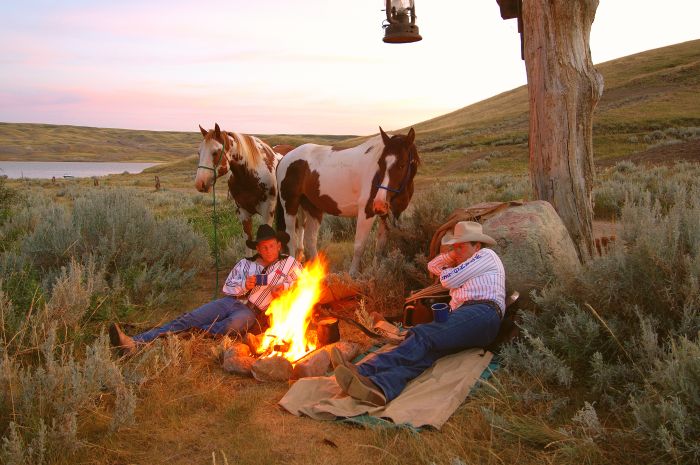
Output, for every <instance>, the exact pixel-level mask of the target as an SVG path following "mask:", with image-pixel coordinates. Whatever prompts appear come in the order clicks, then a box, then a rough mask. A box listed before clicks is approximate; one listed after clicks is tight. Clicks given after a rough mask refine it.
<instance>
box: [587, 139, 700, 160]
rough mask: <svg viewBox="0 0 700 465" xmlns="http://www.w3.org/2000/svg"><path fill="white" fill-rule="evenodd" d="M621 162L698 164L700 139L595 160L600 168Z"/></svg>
mask: <svg viewBox="0 0 700 465" xmlns="http://www.w3.org/2000/svg"><path fill="white" fill-rule="evenodd" d="M621 161H631V162H633V163H636V164H645V165H663V164H669V163H675V162H678V161H688V162H696V163H698V162H700V139H694V140H689V141H685V142H680V143H678V144H670V145H659V146H656V147H652V148H650V149H648V150H644V151H642V152H637V153H633V154H631V155H628V156H626V157H617V158H614V159H608V160H599V161H598V160H597V161H596V165H597V166H600V167H607V166H612V165H614V164H616V163H618V162H621Z"/></svg>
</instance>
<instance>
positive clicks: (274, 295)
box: [272, 284, 284, 299]
mask: <svg viewBox="0 0 700 465" xmlns="http://www.w3.org/2000/svg"><path fill="white" fill-rule="evenodd" d="M283 292H284V284H278V285H277V286H274V287H273V288H272V298H273V299H276V298H277V297H279V296H280V295H282V293H283Z"/></svg>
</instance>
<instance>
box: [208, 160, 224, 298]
mask: <svg viewBox="0 0 700 465" xmlns="http://www.w3.org/2000/svg"><path fill="white" fill-rule="evenodd" d="M221 158H224V157H223V155H222V156H221ZM216 174H217V173H214V185H213V186H212V190H211V191H212V202H213V204H214V210H213V214H212V217H211V221H212V224H213V226H214V263H215V267H216V286H215V287H214V300H217V299H218V298H219V241H218V240H217V237H216V222H217V221H216V178H217V176H216Z"/></svg>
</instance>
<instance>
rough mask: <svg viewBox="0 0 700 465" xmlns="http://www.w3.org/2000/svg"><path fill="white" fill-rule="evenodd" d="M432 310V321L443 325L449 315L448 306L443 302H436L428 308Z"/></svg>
mask: <svg viewBox="0 0 700 465" xmlns="http://www.w3.org/2000/svg"><path fill="white" fill-rule="evenodd" d="M430 308H431V309H432V310H433V321H436V322H438V323H444V322H445V321H447V316H448V315H449V314H450V306H449V305H448V304H446V303H443V302H438V303H435V304H433V305H431V306H430Z"/></svg>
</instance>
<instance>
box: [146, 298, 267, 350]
mask: <svg viewBox="0 0 700 465" xmlns="http://www.w3.org/2000/svg"><path fill="white" fill-rule="evenodd" d="M255 321H256V320H255V313H254V312H253V311H252V310H251V309H249V308H248V307H247V306H246V305H245V304H244V303H243V302H241V301H240V300H238V299H236V298H235V297H229V296H226V297H223V298H221V299H217V300H214V301H212V302H209V303H206V304H204V305H202V306H201V307H199V308H197V309H195V310H192V311H191V312H189V313H185V314H184V315H182V316H179V317H177V318H176V319H174V320H173V321H171V322H169V323H166V324H164V325H163V326H161V327H159V328H154V329H152V330H150V331H146V332H145V333H141V334H137V335H136V336H134V338H133V339H134V341H136V342H142V343H143V342H150V341H152V340H153V339H155V338H157V337H158V336H161V335H163V334H167V333H176V332H179V331H185V330H187V329H191V328H199V329H203V330H205V331H207V332H209V333H212V334H229V333H232V332H238V333H244V332H246V331H247V330H248V328H251V327H252V326H253V324H254V323H255Z"/></svg>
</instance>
